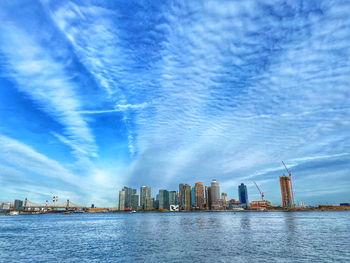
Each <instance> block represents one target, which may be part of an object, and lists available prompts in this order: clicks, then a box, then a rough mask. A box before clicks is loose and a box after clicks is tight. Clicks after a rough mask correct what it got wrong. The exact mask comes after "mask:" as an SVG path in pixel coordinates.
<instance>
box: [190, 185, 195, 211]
mask: <svg viewBox="0 0 350 263" xmlns="http://www.w3.org/2000/svg"><path fill="white" fill-rule="evenodd" d="M195 206H196V192H195V189H194V187H191V207H195Z"/></svg>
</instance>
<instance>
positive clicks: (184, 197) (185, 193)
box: [179, 184, 191, 211]
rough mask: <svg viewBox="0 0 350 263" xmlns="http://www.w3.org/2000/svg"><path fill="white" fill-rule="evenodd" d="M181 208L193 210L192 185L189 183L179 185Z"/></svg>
mask: <svg viewBox="0 0 350 263" xmlns="http://www.w3.org/2000/svg"><path fill="white" fill-rule="evenodd" d="M179 198H180V200H179V201H180V209H181V210H186V211H189V210H191V186H189V185H188V184H180V185H179Z"/></svg>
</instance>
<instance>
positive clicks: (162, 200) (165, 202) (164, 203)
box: [158, 189, 169, 209]
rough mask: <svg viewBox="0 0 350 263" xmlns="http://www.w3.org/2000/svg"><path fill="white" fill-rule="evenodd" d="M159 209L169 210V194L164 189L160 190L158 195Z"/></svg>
mask: <svg viewBox="0 0 350 263" xmlns="http://www.w3.org/2000/svg"><path fill="white" fill-rule="evenodd" d="M158 201H159V208H162V209H169V192H168V191H167V190H164V189H160V190H159V194H158Z"/></svg>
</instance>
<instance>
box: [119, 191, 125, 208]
mask: <svg viewBox="0 0 350 263" xmlns="http://www.w3.org/2000/svg"><path fill="white" fill-rule="evenodd" d="M124 209H125V190H124V189H123V190H121V191H119V210H122V211H124Z"/></svg>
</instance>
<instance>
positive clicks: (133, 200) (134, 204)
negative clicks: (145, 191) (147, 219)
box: [130, 194, 139, 210]
mask: <svg viewBox="0 0 350 263" xmlns="http://www.w3.org/2000/svg"><path fill="white" fill-rule="evenodd" d="M138 206H139V195H137V194H132V195H131V205H130V208H131V210H137V209H138Z"/></svg>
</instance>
